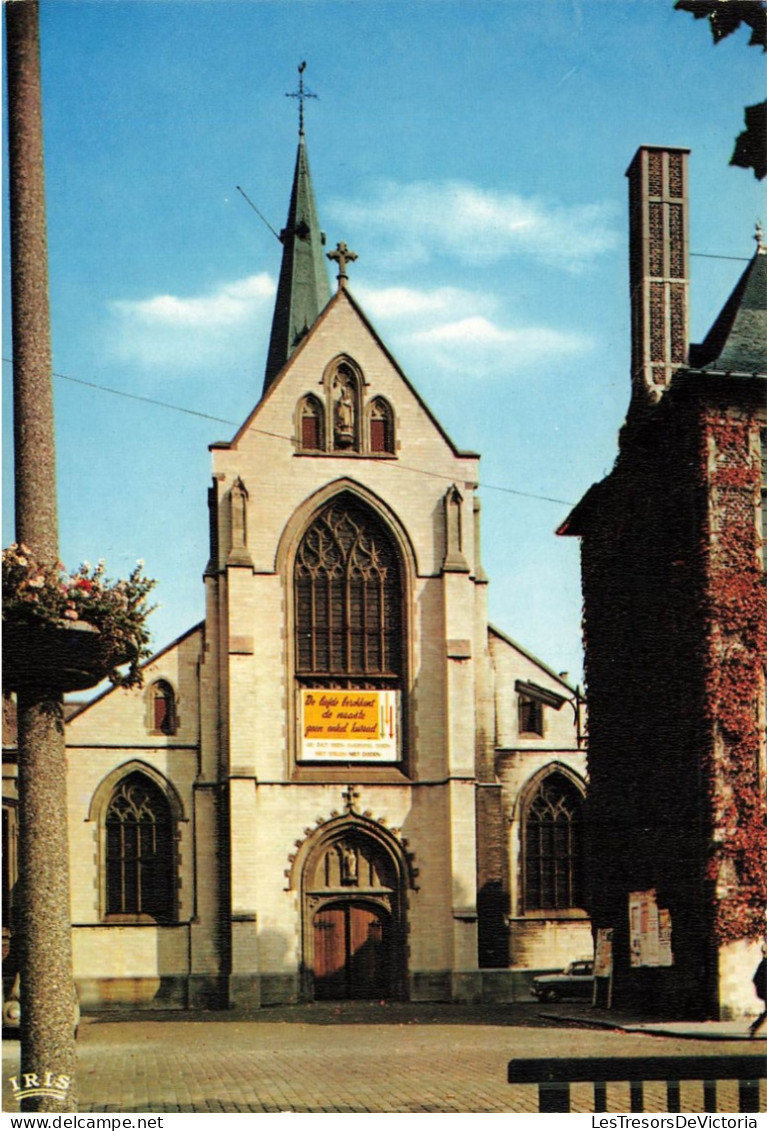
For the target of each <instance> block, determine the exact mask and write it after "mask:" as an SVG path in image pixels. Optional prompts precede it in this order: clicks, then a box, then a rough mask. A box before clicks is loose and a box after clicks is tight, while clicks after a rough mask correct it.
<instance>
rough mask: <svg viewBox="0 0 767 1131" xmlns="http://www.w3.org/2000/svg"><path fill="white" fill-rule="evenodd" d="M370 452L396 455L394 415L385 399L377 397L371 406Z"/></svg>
mask: <svg viewBox="0 0 767 1131" xmlns="http://www.w3.org/2000/svg"><path fill="white" fill-rule="evenodd" d="M370 451H371V452H372V453H374V454H375V455H394V413H393V412H392V410H391V406H390V405H389V403H388V401H386V400H384V398H383V397H376V398H375V400H374V401H373V402H372V404H371V405H370Z"/></svg>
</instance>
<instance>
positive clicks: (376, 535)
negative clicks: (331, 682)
mask: <svg viewBox="0 0 767 1131" xmlns="http://www.w3.org/2000/svg"><path fill="white" fill-rule="evenodd" d="M294 587H295V622H296V673H297V675H298V676H299V679H300V680H302V681H303V682H306V683H310V682H316V681H317V680H318V679H319V680H327V679H339V680H340V682H338V683H337V684H336V686H346V685H348V686H351V685H353V684H357V685H362V686H370V687H376V686H380V687H382V688H385V687H395V688H396V687H397V686H398V681H399V678H400V676H401V674H402V577H401V570H400V562H399V554H398V552H397V549H396V546H395V545H394V543H393V540H392V538H391V535H390V534H389V533H388V531H387V530H386V528H385V527H384V524H383V523H382V522H381V520H380V519H379V518H378V517H377V516H376V515H375V513H374V512H373V511H372V510H371V509H370V508H368V507H366V506H365V505H364V504H363V503H361V502H359V501H358V500H356V499H354V498H353V497H351V496H348V495H344V496H341V497H340V498H337V499H334V500H332V501H331V502H330V503H329V504H328V505H327V506H326V507H324V508H323V510H322V511H321V512H320V514H319V515H318V516H317V517H316V518H315V519H314V521H313V522H312V524H311V526H310V527H309V529H308V530H307V531H306V533H305V534H304V536H303V538H302V540H301V543H300V545H299V548H298V553H297V556H296V562H295V573H294Z"/></svg>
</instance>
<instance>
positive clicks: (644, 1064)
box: [508, 1055, 767, 1112]
mask: <svg viewBox="0 0 767 1131" xmlns="http://www.w3.org/2000/svg"><path fill="white" fill-rule="evenodd" d="M508 1079H509V1083H510V1084H537V1085H538V1111H551V1112H554V1111H556V1112H563V1111H568V1112H569V1111H570V1085H571V1084H574V1083H584V1082H586V1083H589V1082H590V1083H593V1085H594V1111H598V1112H604V1111H607V1097H606V1085H607V1084H608V1083H609V1082H615V1081H627V1082H628V1084H629V1087H630V1090H631V1110H632V1112H633V1111H644V1110H645V1109H644V1093H643V1084H644V1082H645V1081H646V1080H660V1081H663V1082H665V1084H666V1097H667V1108H666V1110H667V1111H669V1112H678V1111H681V1108H680V1106H679V1083H680V1081H681V1080H702V1081H703V1106H704V1111H707V1112H715V1111H716V1110H717V1108H716V1082H717V1080H737V1081H738V1098H739V1105H740V1106H739V1109H738V1110H739V1111H741V1112H750V1111H759V1110H760V1108H759V1081H760V1080H765V1079H767V1055H762V1056H706V1055H702V1056H616V1057H607V1056H586V1057H573V1058H568V1059H561V1060H560V1059H555V1058H551V1059H549V1058H546V1059H543V1058H535V1059H532V1058H524V1057H515V1058H514V1059H513V1060H510V1061H509V1074H508Z"/></svg>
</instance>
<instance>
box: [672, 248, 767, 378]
mask: <svg viewBox="0 0 767 1131" xmlns="http://www.w3.org/2000/svg"><path fill="white" fill-rule="evenodd" d="M690 368H691V369H697V370H702V371H704V372H705V371H708V372H715V373H738V374H760V375H762V376H767V248H764V247H759V248H758V249H757V252H756V254H755V255H754V257H753V259H752V260H751V262H750V263H749V265H748V267H746V269H745V271H744V272H743V274H742V275H741V277H740V279H739V280H738V283H737V284H736V286H735V289H734V291H733V292H732V294H731V295H730V297H729V298H728V300H727V302H726V303H725V304H724V307H723V308H722V312H721V314H720V315H719V317H718V318H717V319H716V321H715V322H714V324H713V326H712V327H711V329H710V330H709V332H708V334H707V336H706V339H705V341H704V342H702V343H701V345H697V346H690Z"/></svg>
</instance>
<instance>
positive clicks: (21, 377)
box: [5, 0, 77, 1112]
mask: <svg viewBox="0 0 767 1131" xmlns="http://www.w3.org/2000/svg"><path fill="white" fill-rule="evenodd" d="M5 15H6V50H7V74H8V138H9V161H8V166H9V181H10V227H11V299H12V317H13V359H14V373H13V376H14V441H15V468H16V473H15V474H16V478H15V488H16V537H17V541H19V542H25V543H26V544H27V545H28V546H29V547H30V549H31V550H32V551H33V553H34V555H35V557H36V558H38V559H39V560H40V561H49V562H52V561H56V559H57V557H58V519H57V512H56V466H55V462H56V461H55V451H54V430H53V392H52V366H51V344H50V317H49V304H48V257H47V242H46V229H45V177H44V167H43V130H42V97H41V83H40V43H39V27H38V4H37V0H7V3H6V5H5ZM18 717H19V826H20V827H19V887H20V901H19V908H18V910H19V914H18V917H17V922H16V924H15V926H16V932H15V936H14V945H15V944H16V943H17V942H19V943H20V948H19V950H20V953H19V958H20V969H21V1074H20V1076H19V1077H18V1078H17V1086H18V1088H17V1090H18V1089H24V1090H27V1089H40V1090H41V1092H42V1094H38V1095H34V1096H30V1097H28V1098H26V1099H23V1100H22V1108H23V1110H25V1111H44V1112H61V1111H76V1110H77V1099H76V1093H75V1083H74V1077H75V1061H76V1057H75V1044H74V983H73V978H72V944H71V928H70V904H69V846H68V836H67V805H66V751H65V745H64V719H63V704H62V697H61V695H60V694H57V693H55V692H51V693H50V694H48V693H46V692H44V691H42V692H29V691H25V692H19V695H18ZM67 1083H68V1086H67ZM46 1092H58V1093H59V1095H58V1096H56V1095H51V1094H46Z"/></svg>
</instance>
